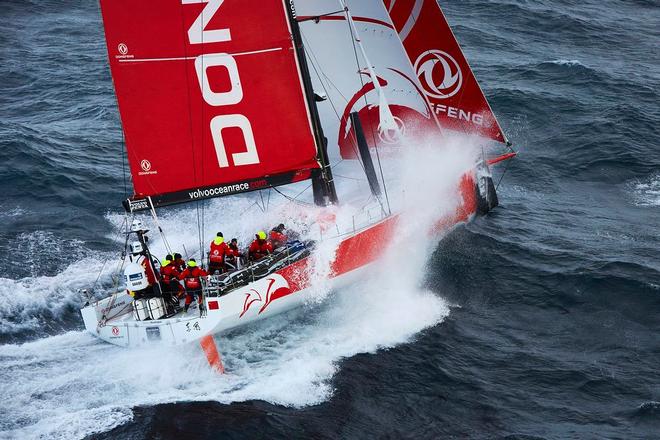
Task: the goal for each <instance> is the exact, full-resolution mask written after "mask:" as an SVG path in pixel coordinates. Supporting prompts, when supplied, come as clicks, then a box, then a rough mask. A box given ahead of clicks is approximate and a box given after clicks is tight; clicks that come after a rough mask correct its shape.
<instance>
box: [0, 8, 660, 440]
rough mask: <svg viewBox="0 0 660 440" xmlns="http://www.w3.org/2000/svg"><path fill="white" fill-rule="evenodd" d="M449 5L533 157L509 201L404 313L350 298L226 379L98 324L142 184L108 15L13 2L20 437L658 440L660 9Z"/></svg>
mask: <svg viewBox="0 0 660 440" xmlns="http://www.w3.org/2000/svg"><path fill="white" fill-rule="evenodd" d="M440 3H441V6H442V7H443V10H444V11H445V13H446V15H447V18H448V20H449V22H450V23H451V24H452V25H453V27H454V30H455V33H456V35H457V37H458V39H459V41H460V42H461V43H462V45H463V48H464V50H465V52H466V55H467V57H468V59H469V60H470V62H471V65H472V66H473V68H474V70H475V73H476V76H477V77H478V78H479V80H480V82H481V85H482V87H483V89H484V92H485V94H486V95H487V96H488V97H489V100H490V102H491V104H492V107H493V110H494V112H495V113H496V114H497V116H498V118H499V120H500V122H501V124H502V126H503V128H504V130H505V132H506V133H507V134H508V135H509V137H510V138H511V140H512V141H513V142H514V145H515V148H516V149H517V150H518V151H519V153H520V154H519V157H518V158H517V159H516V160H515V161H513V162H512V163H511V164H510V166H509V167H508V168H507V171H506V174H505V176H504V179H503V181H502V183H501V185H500V186H499V190H498V193H499V199H500V206H499V207H498V208H497V209H496V210H495V211H494V212H492V213H491V214H489V215H488V216H486V217H482V218H478V219H477V220H476V221H474V222H472V223H470V224H468V225H463V226H460V227H458V228H456V229H454V230H453V231H452V232H451V233H450V234H449V235H448V236H446V237H445V239H444V240H443V241H442V242H441V243H440V244H439V246H438V247H437V248H436V249H435V250H434V252H433V254H432V256H431V257H430V259H429V261H428V262H427V264H426V266H425V267H424V268H420V269H419V270H421V271H423V277H422V280H421V285H420V289H422V290H423V292H424V293H420V292H417V293H415V294H411V296H409V297H408V300H407V301H409V304H408V303H405V301H404V303H405V304H407V305H405V306H404V307H402V308H401V310H397V313H400V315H401V320H400V321H398V320H397V319H385V318H384V319H380V316H381V315H379V313H380V312H379V310H378V309H376V312H375V314H374V313H372V314H371V315H369V314H368V313H366V315H365V313H362V312H361V313H353V311H354V310H361V307H364V304H362V303H360V301H358V302H357V305H355V304H354V302H353V301H356V300H355V298H356V297H350V295H348V294H346V293H344V294H342V293H338V295H339V296H338V298H339V299H338V300H337V302H333V301H331V300H326V301H322V302H321V303H320V304H318V305H316V306H314V307H310V308H307V309H306V310H305V311H304V312H302V313H301V312H294V313H292V314H289V315H285V316H284V317H278V318H274V319H273V320H270V321H268V322H267V323H266V324H264V326H261V327H258V328H252V329H248V330H242V331H238V332H235V333H234V334H230V335H228V336H227V338H226V339H223V340H222V341H221V342H220V349H221V352H222V353H223V355H224V357H225V358H226V362H227V367H228V370H229V371H230V374H229V375H228V376H227V377H226V378H222V379H218V378H217V377H214V376H213V375H212V374H211V373H210V372H208V371H207V370H208V368H207V367H206V366H205V365H204V360H203V359H201V360H200V358H199V356H198V355H199V353H198V351H195V348H185V349H182V350H183V351H182V352H176V351H173V350H170V351H153V352H145V353H133V352H131V351H127V350H122V349H119V348H116V347H112V346H110V345H107V344H105V343H102V342H100V341H98V340H96V339H94V338H93V337H92V336H91V335H89V334H87V333H85V331H84V326H83V323H82V320H81V318H80V315H79V311H78V309H79V307H80V306H81V305H82V303H83V302H84V300H83V298H82V296H81V295H80V293H79V292H78V290H79V289H81V288H84V287H86V286H88V285H90V284H93V283H95V282H96V278H97V276H98V274H99V271H101V272H102V269H103V268H104V267H105V266H106V265H112V264H116V262H115V260H113V258H116V257H117V256H118V254H119V252H120V247H121V239H119V240H118V239H117V236H116V235H117V233H118V231H119V228H120V226H121V220H122V218H123V217H122V208H121V206H120V202H121V200H122V199H123V198H124V196H125V195H126V194H130V192H131V187H130V182H129V183H128V187H127V186H126V183H125V182H126V179H125V177H124V171H123V166H124V161H123V158H122V157H123V156H122V130H121V125H120V121H119V115H118V110H117V107H116V101H115V95H114V90H113V85H112V80H111V77H110V72H109V67H108V64H107V52H106V48H105V41H104V36H103V27H102V22H101V16H100V11H99V6H98V4H97V2H93V1H83V0H79V1H74V0H57V1H55V0H20V1H19V0H2V1H0V154H1V161H0V194H1V195H2V197H0V344H1V345H0V438H21V439H22V438H44V439H51V438H61V439H71V438H94V439H110V438H119V439H188V438H190V439H220V438H222V439H225V438H236V439H239V438H241V439H242V438H247V439H254V438H313V439H317V438H318V439H326V438H327V439H334V438H347V439H348V438H350V439H367V438H379V439H380V438H392V439H397V438H415V439H436V438H475V439H486V438H487V439H566V438H580V439H583V438H584V439H592V438H593V439H595V438H599V439H600V438H608V439H657V438H660V373H659V368H660V104H659V103H660V3H659V2H658V1H653V0H584V1H579V2H576V1H567V0H555V1H551V0H537V1H530V0H489V1H487V0H464V1H457V0H446V1H441V2H440ZM502 171H503V168H502V167H501V168H499V170H498V171H496V180H499V178H500V176H501V173H502ZM186 209H187V208H177V209H174V210H173V211H172V213H170V214H164V215H165V219H164V221H165V222H166V223H168V224H169V225H177V226H176V227H178V228H179V230H184V229H185V227H186V225H187V224H190V223H189V221H191V220H190V218H192V217H190V216H189V217H185V216H186V215H188V214H186V212H187V211H186ZM194 209H195V208H189V210H190V211H194ZM177 216H179V217H177ZM193 233H194V232H193V231H190V234H193ZM406 251H410V252H414V250H410V249H409V250H406ZM99 282H100V283H101V284H103V285H105V286H109V285H111V284H112V280H111V279H110V277H109V275H103V276H102V277H101V279H100V280H99ZM374 289H376V288H375V287H374ZM354 293H355V294H356V295H359V296H360V297H362V296H367V295H368V294H370V293H371V295H378V294H380V292H379V291H375V292H367V291H365V290H362V291H359V292H354ZM415 295H417V296H415ZM416 304H417V305H416ZM419 304H421V305H422V306H419ZM391 308H392V307H389V308H388V309H391ZM383 309H384V310H383V313H384V314H387V313H391V310H385V308H383ZM372 311H373V308H372ZM383 321H384V322H383ZM374 329H375V330H374Z"/></svg>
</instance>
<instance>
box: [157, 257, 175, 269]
mask: <svg viewBox="0 0 660 440" xmlns="http://www.w3.org/2000/svg"><path fill="white" fill-rule="evenodd" d="M171 262H172V260H168V259H167V258H163V259H162V260H161V262H160V265H161V266H163V267H165V266H167V265H168V264H170V263H171Z"/></svg>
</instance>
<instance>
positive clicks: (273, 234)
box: [270, 230, 287, 248]
mask: <svg viewBox="0 0 660 440" xmlns="http://www.w3.org/2000/svg"><path fill="white" fill-rule="evenodd" d="M286 240H287V238H286V235H285V234H282V233H281V232H277V231H275V230H273V231H270V242H271V243H273V247H274V248H278V247H280V246H284V245H285V244H286Z"/></svg>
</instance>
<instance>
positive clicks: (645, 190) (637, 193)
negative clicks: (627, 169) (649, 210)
mask: <svg viewBox="0 0 660 440" xmlns="http://www.w3.org/2000/svg"><path fill="white" fill-rule="evenodd" d="M628 187H629V191H630V192H631V195H632V200H633V203H634V204H635V205H637V206H644V207H654V206H660V174H656V175H653V176H650V177H647V178H645V179H634V180H633V181H632V182H630V183H629V184H628Z"/></svg>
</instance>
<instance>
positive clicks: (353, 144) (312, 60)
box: [296, 11, 389, 212]
mask: <svg viewBox="0 0 660 440" xmlns="http://www.w3.org/2000/svg"><path fill="white" fill-rule="evenodd" d="M339 12H342V11H339ZM349 28H350V26H349ZM301 36H302V38H303V41H304V43H305V44H304V50H305V53H306V54H307V55H308V59H309V60H310V64H311V65H312V68H313V69H314V73H316V77H317V78H318V80H319V82H320V83H321V87H323V91H324V92H325V94H326V96H327V97H328V101H330V106H331V107H332V110H333V112H334V113H335V116H336V117H337V121H338V122H339V123H340V125H341V122H342V120H343V118H342V117H341V116H339V112H338V111H337V107H336V106H335V103H334V101H333V99H332V98H331V95H330V93H328V89H327V87H326V85H325V83H324V81H323V79H322V78H321V74H320V73H319V71H320V72H321V73H323V77H324V78H325V79H326V80H327V81H328V83H329V84H330V85H331V86H332V87H334V88H335V89H336V90H337V92H338V93H339V95H340V96H341V97H342V98H343V99H344V101H346V104H348V102H349V101H348V99H346V97H345V96H344V95H343V94H342V92H341V90H340V89H339V88H338V87H337V86H336V85H335V84H334V83H333V82H332V80H331V79H330V77H328V75H326V74H325V72H323V70H322V69H320V68H318V69H317V67H316V64H319V65H320V63H319V62H318V58H317V57H316V54H315V53H314V51H313V50H312V49H311V46H310V45H308V44H307V39H306V38H305V36H304V34H303V33H302V32H301ZM353 50H354V51H355V42H353ZM355 56H356V60H357V52H356V51H355ZM356 62H357V61H356ZM359 69H360V66H359V64H358V70H359ZM359 78H360V84H361V87H364V82H363V81H362V76H361V75H359ZM365 102H366V96H365ZM366 104H367V105H368V104H369V103H368V102H366ZM349 145H350V146H351V149H352V150H353V154H354V155H355V157H356V159H357V161H358V163H359V164H360V167H361V168H362V171H363V172H364V173H365V174H366V169H365V166H364V163H363V162H362V158H361V157H360V155H359V154H358V152H357V148H356V147H357V138H356V135H355V131H354V130H351V131H349ZM343 160H344V159H341V160H339V161H338V162H336V163H335V164H334V165H331V168H332V167H335V166H337V165H338V164H339V163H341V162H343ZM333 175H334V173H333ZM381 176H382V169H381ZM335 177H336V176H335ZM381 178H382V177H381ZM383 186H384V185H383ZM296 197H297V196H296ZM376 200H377V201H378V203H379V204H380V206H381V209H382V210H383V212H385V207H384V206H383V201H382V200H381V198H380V197H376ZM388 207H389V201H388Z"/></svg>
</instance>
